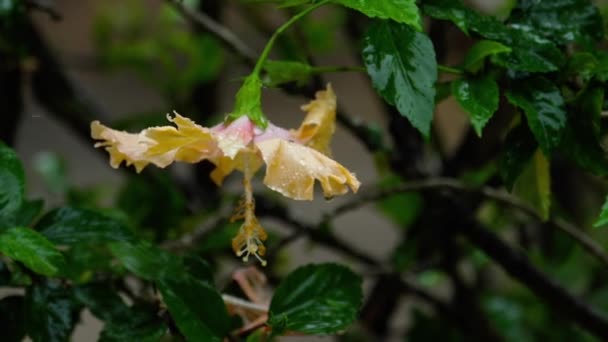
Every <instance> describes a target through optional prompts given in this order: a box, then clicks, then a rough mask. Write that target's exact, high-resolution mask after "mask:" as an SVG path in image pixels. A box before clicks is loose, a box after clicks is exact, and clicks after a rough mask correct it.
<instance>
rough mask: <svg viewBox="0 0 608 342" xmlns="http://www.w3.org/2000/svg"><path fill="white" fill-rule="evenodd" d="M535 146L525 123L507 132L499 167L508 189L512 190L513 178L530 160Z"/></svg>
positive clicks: (536, 145)
mask: <svg viewBox="0 0 608 342" xmlns="http://www.w3.org/2000/svg"><path fill="white" fill-rule="evenodd" d="M537 147H538V143H537V142H536V140H534V136H533V135H532V133H530V131H529V130H528V128H527V127H526V126H525V125H519V126H517V127H515V128H513V129H512V130H511V131H510V132H509V133H508V134H507V137H506V138H505V143H504V148H503V152H502V155H501V156H500V167H499V169H500V175H501V177H502V179H503V181H504V182H505V186H506V187H507V189H508V190H509V191H511V190H513V185H514V184H515V180H517V177H519V175H520V174H521V172H522V171H523V170H524V168H525V167H526V165H527V164H528V162H529V161H530V159H531V158H532V156H533V155H534V152H535V151H536V149H537Z"/></svg>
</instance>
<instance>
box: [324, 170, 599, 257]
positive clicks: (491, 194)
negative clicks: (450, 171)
mask: <svg viewBox="0 0 608 342" xmlns="http://www.w3.org/2000/svg"><path fill="white" fill-rule="evenodd" d="M377 188H378V187H374V189H377ZM429 190H449V191H456V192H466V193H472V194H477V195H481V196H483V197H485V198H488V199H491V200H494V201H496V202H498V203H500V204H503V205H506V206H509V207H512V208H514V209H517V210H519V211H521V212H523V213H525V214H526V215H528V216H530V217H532V218H533V219H535V220H537V221H539V222H543V221H544V219H543V217H542V216H541V215H540V214H539V213H538V212H537V211H536V210H535V209H534V208H532V207H530V206H529V205H528V204H526V203H525V202H523V201H522V200H520V199H519V198H517V197H515V196H512V195H510V194H508V193H506V192H504V191H500V190H496V189H493V188H490V187H471V186H468V185H466V184H464V183H462V182H460V181H458V180H456V179H452V178H431V179H426V180H421V181H412V182H408V183H403V184H401V185H399V186H397V187H394V188H391V189H388V190H380V191H362V192H361V195H360V196H359V197H357V198H356V199H355V200H353V201H350V202H347V203H345V204H343V205H341V206H339V207H337V208H336V209H335V210H334V211H332V212H331V213H329V214H327V215H326V216H325V217H326V220H329V219H333V218H335V217H336V216H339V215H342V214H344V213H346V212H348V211H352V210H355V209H357V208H359V207H361V206H363V205H365V204H367V203H370V202H375V201H378V200H381V199H384V198H387V197H390V196H392V195H396V194H400V193H406V192H413V191H429ZM549 223H550V224H551V225H552V226H554V227H555V228H557V229H558V230H560V231H562V232H563V233H565V234H566V235H568V236H569V237H570V238H572V239H573V240H574V241H576V242H577V243H578V244H579V245H580V246H581V247H583V249H585V250H586V251H587V252H588V253H589V254H591V255H593V256H594V257H595V258H596V259H597V260H599V261H600V262H601V263H602V264H604V265H605V266H608V255H607V254H606V252H605V251H604V248H603V247H602V246H601V245H599V244H598V243H597V242H595V241H594V240H593V239H592V238H591V237H589V236H588V235H587V234H585V233H584V231H583V230H581V229H579V228H577V227H575V226H573V225H572V224H570V223H568V222H567V221H565V220H563V219H551V220H549Z"/></svg>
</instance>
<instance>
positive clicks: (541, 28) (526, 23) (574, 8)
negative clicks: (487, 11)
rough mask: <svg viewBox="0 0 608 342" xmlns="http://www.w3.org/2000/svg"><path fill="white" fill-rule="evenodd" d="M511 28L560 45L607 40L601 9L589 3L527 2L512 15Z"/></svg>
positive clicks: (570, 0)
mask: <svg viewBox="0 0 608 342" xmlns="http://www.w3.org/2000/svg"><path fill="white" fill-rule="evenodd" d="M509 25H510V26H511V27H513V28H515V29H517V30H520V31H522V32H534V33H535V34H538V35H540V36H543V37H545V38H547V39H550V40H553V41H554V42H556V43H559V44H565V43H568V42H571V41H578V42H583V43H589V42H596V41H599V40H600V39H602V37H603V27H602V18H601V16H600V13H599V10H598V9H597V7H595V6H594V5H593V4H592V3H591V1H588V0H541V1H538V0H534V1H533V0H523V1H519V2H518V4H517V6H516V7H515V8H514V9H513V11H512V12H511V15H510V17H509Z"/></svg>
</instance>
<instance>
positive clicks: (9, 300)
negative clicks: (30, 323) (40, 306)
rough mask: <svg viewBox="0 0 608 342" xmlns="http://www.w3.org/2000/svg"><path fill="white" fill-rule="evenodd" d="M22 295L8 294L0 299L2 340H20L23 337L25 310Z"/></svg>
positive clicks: (12, 341)
mask: <svg viewBox="0 0 608 342" xmlns="http://www.w3.org/2000/svg"><path fill="white" fill-rule="evenodd" d="M23 299H24V298H23V297H22V296H8V297H4V298H2V299H1V300H0V317H2V319H0V331H2V340H3V341H6V342H21V341H23V339H24V337H25V323H26V322H25V310H24V300H23Z"/></svg>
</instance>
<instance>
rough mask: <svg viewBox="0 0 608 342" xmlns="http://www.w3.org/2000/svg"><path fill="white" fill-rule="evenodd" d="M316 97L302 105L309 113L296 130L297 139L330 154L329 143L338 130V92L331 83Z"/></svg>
mask: <svg viewBox="0 0 608 342" xmlns="http://www.w3.org/2000/svg"><path fill="white" fill-rule="evenodd" d="M315 97H316V98H315V99H314V100H312V101H310V102H309V103H308V104H306V105H303V106H302V110H304V111H306V112H307V113H308V114H307V115H306V118H304V121H303V122H302V124H301V125H300V128H299V129H298V130H297V131H296V132H295V137H296V139H297V140H299V141H301V142H303V143H305V144H306V146H309V147H311V148H314V149H315V150H317V151H319V152H321V153H323V154H326V155H330V154H331V151H330V148H329V144H330V142H331V138H332V136H333V135H334V132H335V130H336V94H335V93H334V91H333V89H332V87H331V84H328V85H327V89H326V90H323V91H318V92H317V93H316V94H315Z"/></svg>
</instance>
